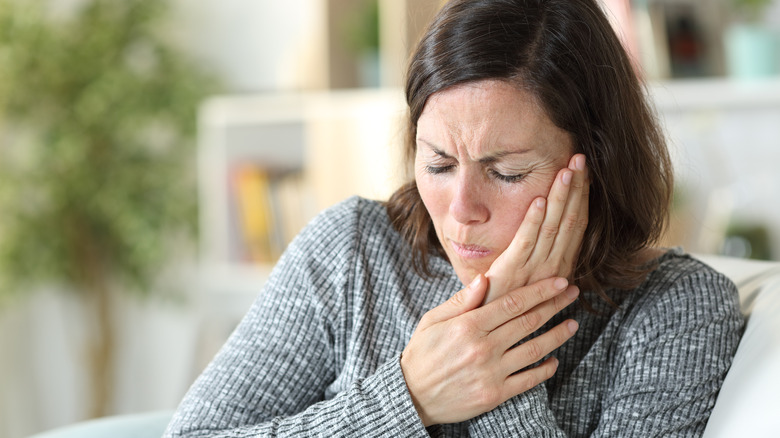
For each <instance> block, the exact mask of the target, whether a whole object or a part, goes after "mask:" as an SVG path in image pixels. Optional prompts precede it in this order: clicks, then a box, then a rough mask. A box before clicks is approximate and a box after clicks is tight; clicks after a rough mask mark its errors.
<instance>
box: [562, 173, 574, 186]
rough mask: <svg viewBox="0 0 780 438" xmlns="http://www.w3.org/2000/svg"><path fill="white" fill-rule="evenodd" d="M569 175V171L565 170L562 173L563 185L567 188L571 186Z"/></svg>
mask: <svg viewBox="0 0 780 438" xmlns="http://www.w3.org/2000/svg"><path fill="white" fill-rule="evenodd" d="M571 175H572V172H571V171H569V170H567V171H566V172H563V178H562V179H563V183H564V184H566V185H567V186H568V185H569V184H571Z"/></svg>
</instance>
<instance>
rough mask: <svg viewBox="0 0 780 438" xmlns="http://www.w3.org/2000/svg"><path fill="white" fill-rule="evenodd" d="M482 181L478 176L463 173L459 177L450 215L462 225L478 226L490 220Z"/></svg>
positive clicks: (451, 202) (451, 201)
mask: <svg viewBox="0 0 780 438" xmlns="http://www.w3.org/2000/svg"><path fill="white" fill-rule="evenodd" d="M480 185H481V181H479V178H478V177H477V176H476V175H469V174H468V173H467V172H462V173H460V174H458V176H457V182H456V184H455V192H454V193H453V196H452V199H451V200H450V215H451V216H452V217H453V219H455V220H456V221H457V222H459V223H462V224H477V223H482V222H485V221H487V220H488V218H489V216H490V210H489V209H488V208H487V203H486V201H487V200H486V199H485V197H484V193H483V190H481V187H480Z"/></svg>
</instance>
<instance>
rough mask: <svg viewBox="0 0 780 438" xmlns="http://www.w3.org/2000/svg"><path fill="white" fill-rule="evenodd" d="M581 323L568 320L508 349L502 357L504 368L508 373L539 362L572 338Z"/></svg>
mask: <svg viewBox="0 0 780 438" xmlns="http://www.w3.org/2000/svg"><path fill="white" fill-rule="evenodd" d="M578 328H579V325H578V324H577V322H576V321H574V320H573V319H569V320H566V321H564V322H562V323H560V324H558V325H557V326H555V327H553V328H552V329H550V331H548V332H545V333H543V334H541V335H539V336H537V337H535V338H533V339H530V340H528V341H526V342H524V343H522V344H520V345H518V346H517V347H514V348H512V349H511V350H508V351H507V352H506V354H504V356H503V358H502V369H503V370H504V372H505V373H506V374H507V375H511V374H513V373H515V372H517V371H518V370H521V369H523V368H526V367H528V366H530V365H533V364H535V363H536V362H539V361H540V360H542V358H544V357H545V356H547V355H548V354H550V353H552V352H553V350H555V349H556V348H558V347H560V346H561V345H563V344H564V343H565V342H566V341H568V340H569V339H571V337H572V336H574V334H575V333H577V329H578Z"/></svg>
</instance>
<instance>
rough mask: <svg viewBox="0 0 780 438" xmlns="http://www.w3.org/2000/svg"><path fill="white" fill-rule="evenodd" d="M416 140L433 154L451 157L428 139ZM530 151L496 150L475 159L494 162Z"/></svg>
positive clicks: (485, 162)
mask: <svg viewBox="0 0 780 438" xmlns="http://www.w3.org/2000/svg"><path fill="white" fill-rule="evenodd" d="M417 142H418V143H425V145H426V146H428V147H429V148H430V149H431V151H432V152H433V153H434V154H436V155H438V156H440V157H442V158H453V157H452V156H451V155H450V154H448V153H446V152H444V151H443V150H442V149H441V148H439V147H438V146H436V145H435V144H433V143H431V142H429V141H428V140H425V139H423V138H418V139H417ZM532 151H533V149H518V150H512V151H497V152H493V153H491V154H489V155H488V156H486V157H482V158H480V159H479V160H477V161H479V162H480V163H481V164H491V163H495V162H496V161H498V160H500V159H502V158H504V157H506V156H508V155H524V154H527V153H529V152H532Z"/></svg>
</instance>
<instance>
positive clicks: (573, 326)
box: [566, 321, 580, 334]
mask: <svg viewBox="0 0 780 438" xmlns="http://www.w3.org/2000/svg"><path fill="white" fill-rule="evenodd" d="M566 327H567V328H568V329H569V332H570V333H571V334H574V333H577V329H578V328H580V325H579V324H577V321H569V323H568V324H566Z"/></svg>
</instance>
